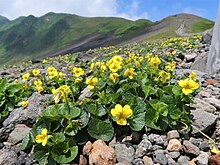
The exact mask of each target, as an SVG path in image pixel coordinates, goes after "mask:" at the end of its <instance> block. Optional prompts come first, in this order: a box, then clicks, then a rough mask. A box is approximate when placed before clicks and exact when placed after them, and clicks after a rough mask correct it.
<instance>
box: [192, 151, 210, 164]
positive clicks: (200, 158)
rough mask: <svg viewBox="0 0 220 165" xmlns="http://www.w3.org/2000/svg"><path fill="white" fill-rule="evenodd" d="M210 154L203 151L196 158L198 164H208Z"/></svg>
mask: <svg viewBox="0 0 220 165" xmlns="http://www.w3.org/2000/svg"><path fill="white" fill-rule="evenodd" d="M208 158H209V155H208V154H207V153H206V152H203V151H201V154H200V155H199V156H198V157H197V158H196V159H195V163H196V164H197V165H207V164H208Z"/></svg>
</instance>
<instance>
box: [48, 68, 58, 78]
mask: <svg viewBox="0 0 220 165" xmlns="http://www.w3.org/2000/svg"><path fill="white" fill-rule="evenodd" d="M57 76H58V72H57V70H56V71H52V72H49V78H50V79H53V78H54V77H57Z"/></svg>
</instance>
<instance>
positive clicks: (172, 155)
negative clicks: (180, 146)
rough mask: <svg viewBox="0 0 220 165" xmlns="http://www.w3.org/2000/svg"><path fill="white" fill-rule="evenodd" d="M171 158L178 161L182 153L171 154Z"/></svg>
mask: <svg viewBox="0 0 220 165" xmlns="http://www.w3.org/2000/svg"><path fill="white" fill-rule="evenodd" d="M169 155H170V157H171V158H173V159H177V158H178V157H179V156H180V152H170V153H169Z"/></svg>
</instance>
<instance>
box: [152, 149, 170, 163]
mask: <svg viewBox="0 0 220 165" xmlns="http://www.w3.org/2000/svg"><path fill="white" fill-rule="evenodd" d="M153 160H154V163H160V164H161V165H166V164H167V163H168V160H167V157H166V155H165V152H164V150H157V151H154V153H153Z"/></svg>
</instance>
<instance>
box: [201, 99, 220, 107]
mask: <svg viewBox="0 0 220 165" xmlns="http://www.w3.org/2000/svg"><path fill="white" fill-rule="evenodd" d="M205 101H206V102H208V103H209V104H211V105H213V106H214V107H215V108H217V109H218V110H220V100H218V99H216V98H213V97H210V98H205Z"/></svg>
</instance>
